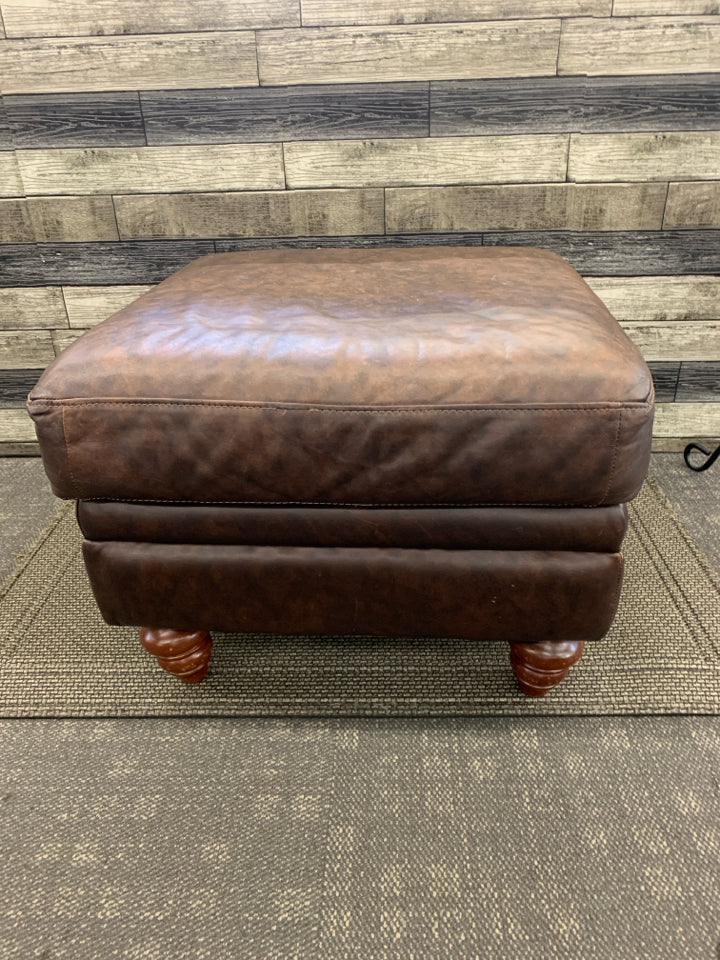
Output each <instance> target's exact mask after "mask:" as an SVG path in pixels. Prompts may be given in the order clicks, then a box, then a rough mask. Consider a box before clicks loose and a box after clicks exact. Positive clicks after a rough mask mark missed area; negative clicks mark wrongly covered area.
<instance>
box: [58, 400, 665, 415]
mask: <svg viewBox="0 0 720 960" xmlns="http://www.w3.org/2000/svg"><path fill="white" fill-rule="evenodd" d="M43 403H50V404H60V405H64V406H68V407H90V406H98V407H101V406H128V407H163V406H167V407H204V408H206V409H215V408H216V407H231V408H235V409H237V408H240V409H247V410H287V411H292V410H297V411H298V412H301V413H372V414H388V413H427V412H428V411H442V412H443V413H475V412H487V413H508V414H512V413H527V412H528V411H537V412H541V413H565V412H567V411H576V412H580V413H595V412H596V411H605V410H619V411H620V412H622V410H623V409H625V408H627V409H642V408H643V407H646V408H647V407H649V404H647V403H644V402H636V401H629V402H627V403H623V402H622V401H619V402H618V403H613V404H597V405H595V404H589V405H586V406H578V405H568V406H562V405H561V406H549V405H548V406H545V405H543V404H517V405H512V404H507V405H504V406H487V405H485V404H462V405H460V404H458V405H456V406H443V405H433V404H419V405H410V404H409V405H408V406H403V407H372V406H355V407H341V406H323V405H322V404H307V405H305V404H300V403H297V404H296V403H290V404H282V403H274V402H273V401H258V402H252V401H243V400H232V401H230V400H228V401H226V400H218V401H214V400H210V401H208V400H74V399H71V398H68V399H64V400H43Z"/></svg>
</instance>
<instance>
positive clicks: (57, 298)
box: [0, 287, 68, 331]
mask: <svg viewBox="0 0 720 960" xmlns="http://www.w3.org/2000/svg"><path fill="white" fill-rule="evenodd" d="M67 323H68V319H67V315H66V313H65V304H64V302H63V298H62V293H61V292H60V287H4V288H2V289H0V330H15V331H18V330H22V329H26V330H37V329H48V330H50V329H52V328H53V327H66V326H67Z"/></svg>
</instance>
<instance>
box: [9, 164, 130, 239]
mask: <svg viewBox="0 0 720 960" xmlns="http://www.w3.org/2000/svg"><path fill="white" fill-rule="evenodd" d="M53 152H54V151H53ZM27 204H28V211H29V215H30V220H31V222H32V225H33V230H34V233H35V239H36V240H37V241H38V242H39V243H73V242H82V241H85V242H88V241H91V240H117V239H118V232H117V225H116V223H115V211H114V210H113V205H112V198H111V197H31V198H30V199H29V200H28V201H27Z"/></svg>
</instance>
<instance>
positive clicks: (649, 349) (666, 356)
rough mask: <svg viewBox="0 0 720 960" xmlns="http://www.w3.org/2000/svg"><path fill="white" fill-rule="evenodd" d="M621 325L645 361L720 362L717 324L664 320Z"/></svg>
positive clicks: (627, 322) (719, 336)
mask: <svg viewBox="0 0 720 960" xmlns="http://www.w3.org/2000/svg"><path fill="white" fill-rule="evenodd" d="M621 324H622V327H623V329H624V330H625V332H626V333H627V335H628V336H629V337H630V338H631V339H632V340H633V341H634V342H635V343H636V344H637V346H638V347H639V348H640V350H641V352H642V354H643V356H644V357H645V359H646V360H720V322H716V321H714V320H699V321H697V322H695V321H692V320H666V321H665V322H662V323H643V322H634V321H621Z"/></svg>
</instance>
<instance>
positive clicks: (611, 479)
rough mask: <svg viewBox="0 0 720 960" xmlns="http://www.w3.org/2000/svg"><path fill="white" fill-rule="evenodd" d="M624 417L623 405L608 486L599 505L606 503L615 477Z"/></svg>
mask: <svg viewBox="0 0 720 960" xmlns="http://www.w3.org/2000/svg"><path fill="white" fill-rule="evenodd" d="M622 418H623V411H622V407H621V408H620V411H619V413H618V422H617V430H616V431H615V443H614V444H613V455H612V463H611V464H610V473H609V475H608V482H607V487H606V488H605V493H604V494H603V495H602V497H601V498H600V500H598V504H597V505H598V506H599V507H600V506H602V505H603V504H604V503H605V500H606V499H607V497H608V495H609V494H610V488H611V487H612V482H613V479H614V477H615V464H616V463H617V452H618V442H619V440H620V430H621V429H622Z"/></svg>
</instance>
